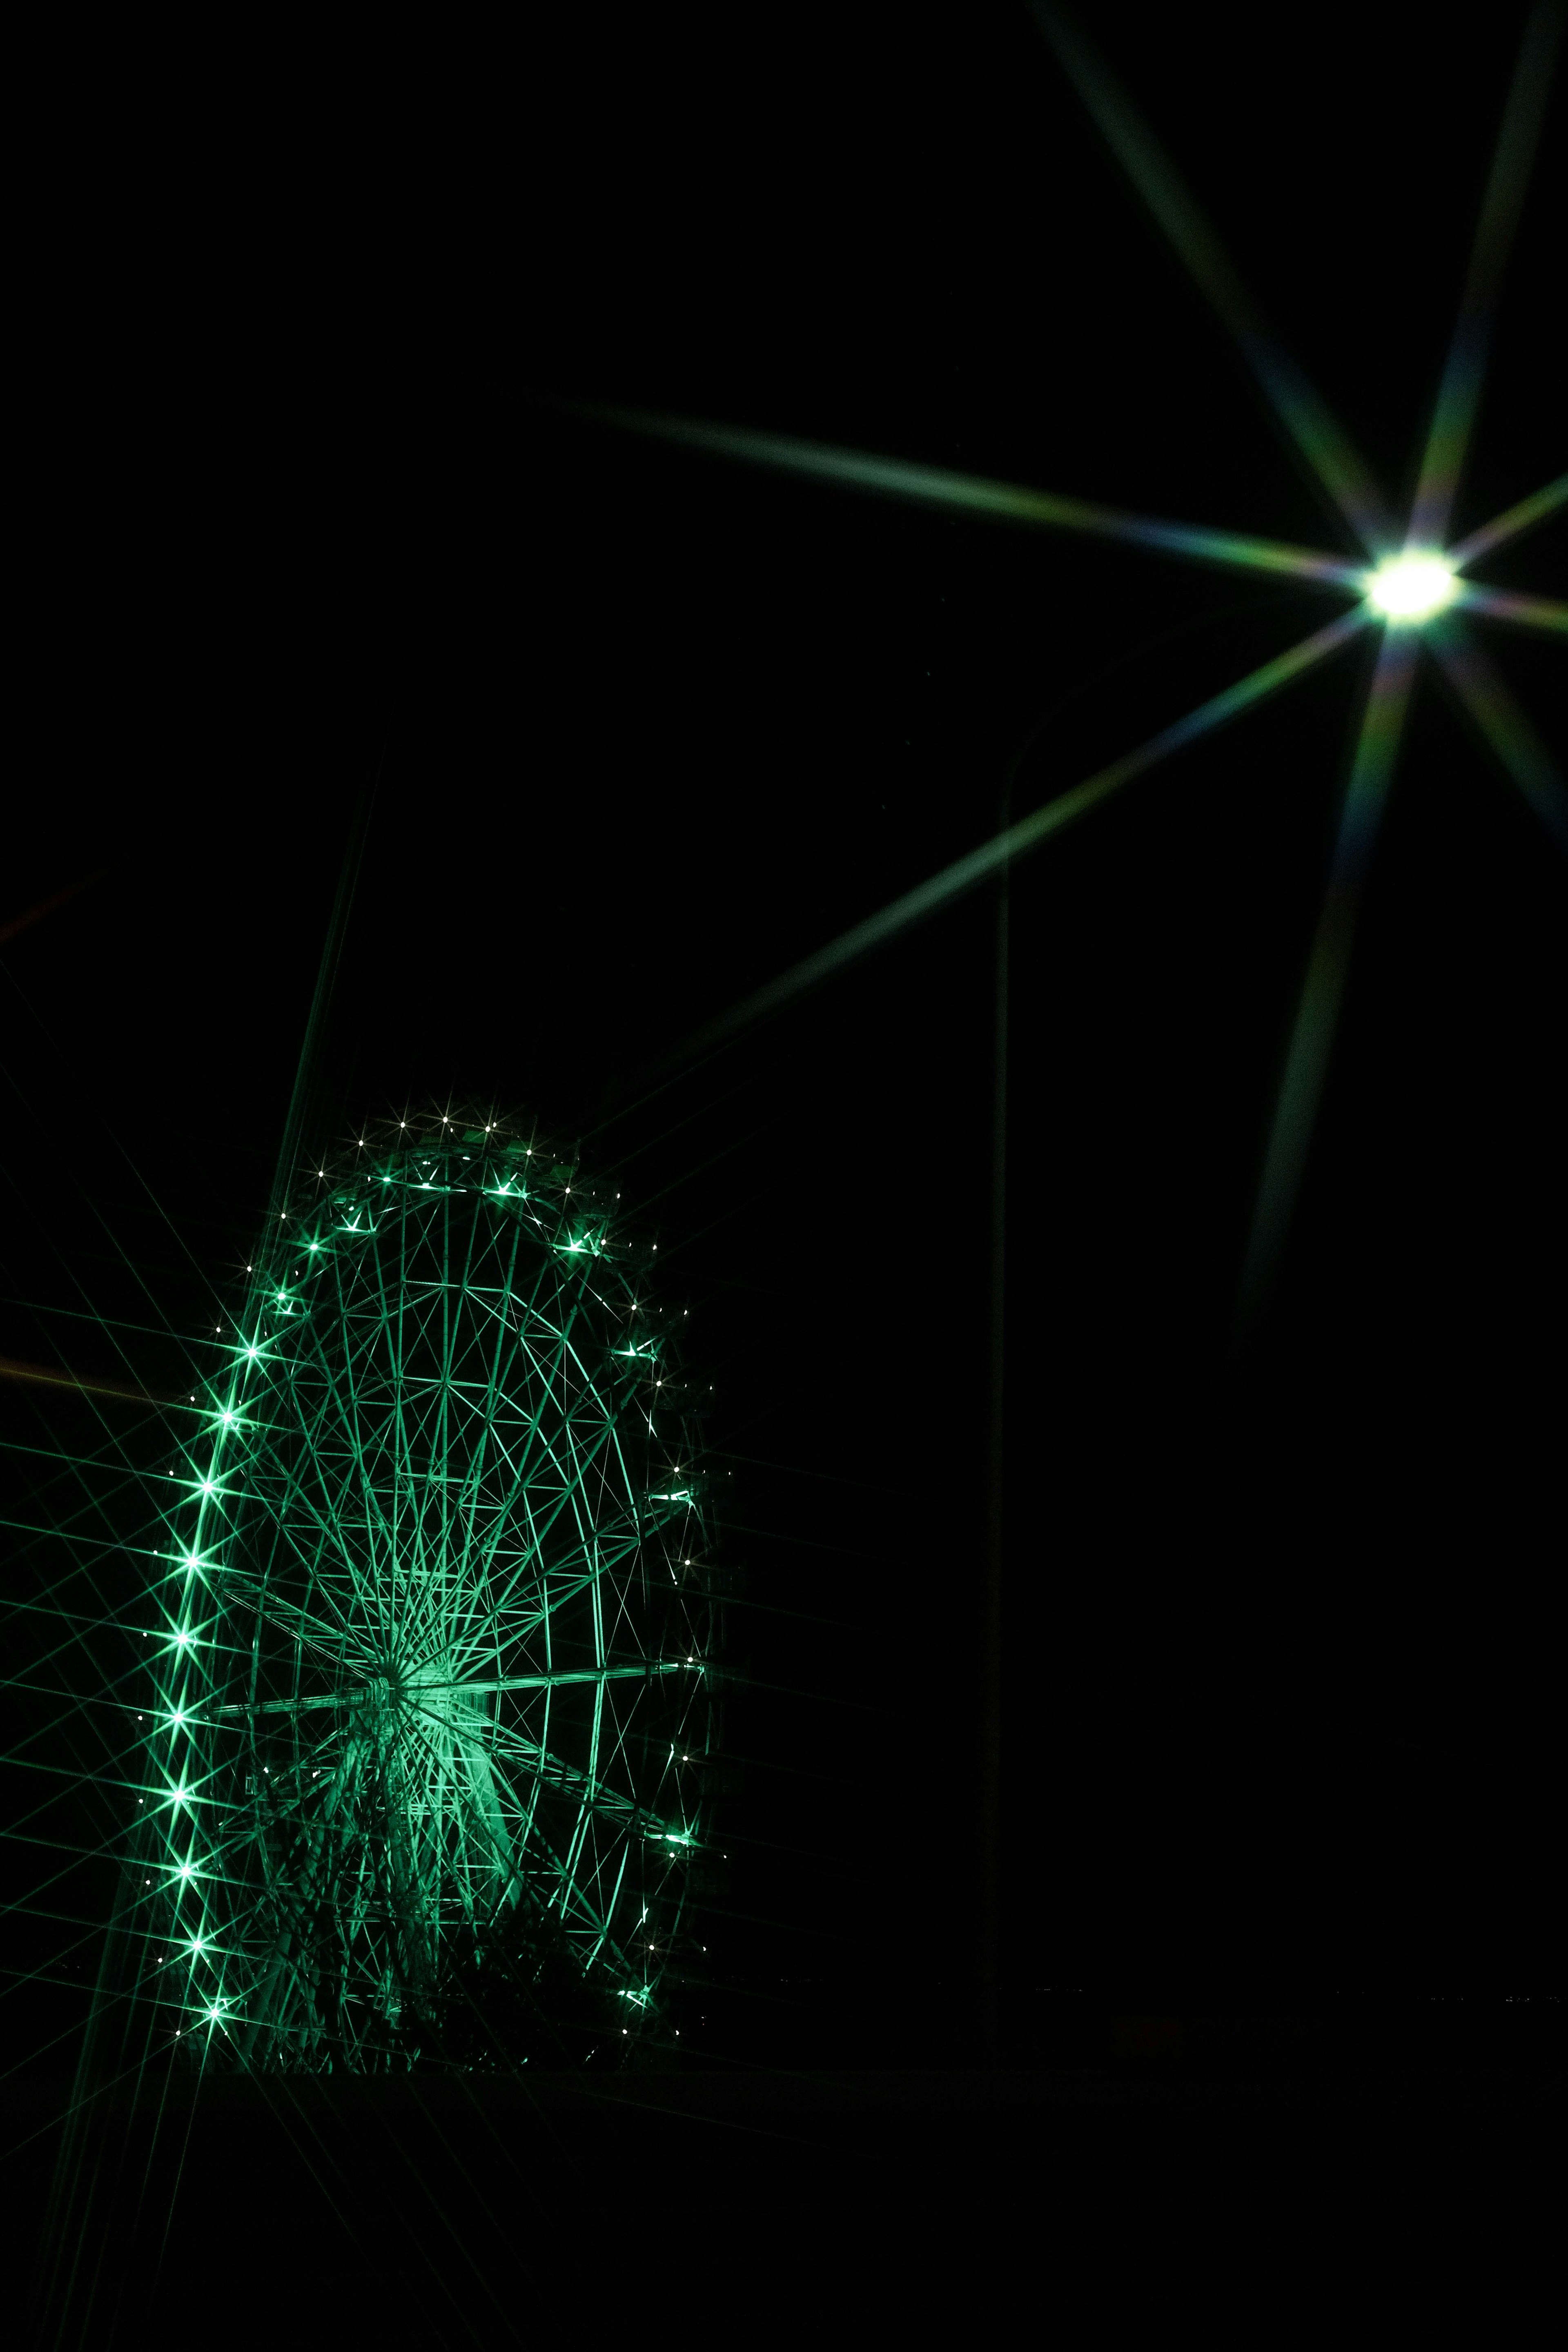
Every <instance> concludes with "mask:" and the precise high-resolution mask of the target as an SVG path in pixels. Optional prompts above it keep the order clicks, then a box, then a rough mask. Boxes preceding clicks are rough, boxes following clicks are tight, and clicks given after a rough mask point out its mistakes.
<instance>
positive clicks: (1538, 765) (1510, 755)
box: [1430, 618, 1568, 848]
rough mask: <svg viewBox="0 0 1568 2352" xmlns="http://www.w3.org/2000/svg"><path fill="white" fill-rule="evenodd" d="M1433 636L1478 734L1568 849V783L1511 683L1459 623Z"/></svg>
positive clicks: (1445, 625) (1448, 623)
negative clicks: (1504, 678) (1509, 686)
mask: <svg viewBox="0 0 1568 2352" xmlns="http://www.w3.org/2000/svg"><path fill="white" fill-rule="evenodd" d="M1430 635H1431V645H1432V649H1433V651H1434V652H1435V653H1436V656H1437V659H1438V660H1439V662H1441V664H1442V666H1443V670H1444V674H1445V676H1446V677H1447V679H1448V681H1449V684H1450V685H1451V686H1452V687H1453V688H1454V691H1455V692H1456V694H1458V698H1459V699H1460V701H1461V702H1462V703H1463V704H1464V707H1465V709H1467V710H1468V712H1469V715H1470V717H1471V719H1473V720H1474V722H1475V724H1476V727H1477V729H1478V730H1479V733H1480V734H1481V736H1482V737H1483V738H1484V740H1486V742H1487V743H1489V745H1490V747H1491V749H1492V751H1494V752H1495V753H1496V754H1497V757H1498V759H1499V760H1500V761H1501V763H1502V765H1503V767H1504V768H1505V769H1506V770H1507V771H1508V773H1509V774H1510V776H1511V777H1512V779H1513V781H1514V782H1515V784H1517V786H1518V787H1519V790H1520V792H1521V793H1522V794H1523V796H1524V799H1525V800H1526V801H1527V802H1528V803H1529V805H1530V806H1531V808H1532V809H1533V810H1534V812H1535V814H1536V815H1537V816H1538V817H1539V818H1540V819H1541V822H1542V824H1544V825H1545V826H1546V828H1547V830H1548V832H1549V833H1552V834H1553V835H1555V836H1556V838H1557V840H1558V841H1559V842H1560V843H1562V845H1563V846H1564V847H1565V848H1568V784H1565V783H1564V782H1563V777H1562V776H1561V775H1560V773H1559V772H1558V770H1557V768H1556V765H1555V764H1554V762H1553V761H1552V756H1551V754H1550V753H1549V752H1548V751H1547V749H1546V746H1545V745H1544V743H1542V740H1541V738H1540V737H1539V736H1538V735H1537V733H1536V731H1535V730H1534V728H1533V727H1532V726H1531V723H1530V721H1529V719H1527V718H1526V717H1525V715H1524V712H1523V711H1522V710H1521V709H1520V707H1519V705H1518V703H1517V702H1516V701H1515V700H1514V698H1513V697H1512V695H1511V694H1510V692H1509V689H1508V687H1507V685H1506V684H1505V683H1504V681H1503V679H1502V678H1501V677H1499V675H1498V673H1497V671H1496V669H1495V668H1494V667H1493V666H1492V664H1491V662H1490V661H1489V659H1488V657H1487V656H1486V653H1485V652H1484V650H1483V649H1482V647H1481V646H1478V645H1477V644H1476V642H1475V640H1474V638H1473V637H1472V636H1471V635H1470V634H1469V632H1468V630H1467V629H1465V628H1463V627H1462V626H1461V625H1459V624H1458V622H1457V621H1455V620H1453V619H1452V618H1449V619H1447V620H1446V621H1444V622H1443V623H1442V624H1441V625H1439V626H1438V627H1436V628H1435V629H1434V630H1432V632H1431V633H1430Z"/></svg>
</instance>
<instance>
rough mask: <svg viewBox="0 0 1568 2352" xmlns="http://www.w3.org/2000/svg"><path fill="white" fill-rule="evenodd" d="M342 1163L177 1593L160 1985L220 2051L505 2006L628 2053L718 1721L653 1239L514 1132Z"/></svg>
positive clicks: (225, 1443) (652, 2008) (236, 1412)
mask: <svg viewBox="0 0 1568 2352" xmlns="http://www.w3.org/2000/svg"><path fill="white" fill-rule="evenodd" d="M312 1175H313V1181H312V1182H311V1183H310V1187H309V1192H310V1197H309V1198H306V1199H302V1200H301V1199H299V1198H296V1199H294V1200H291V1201H290V1202H289V1207H288V1209H287V1210H286V1211H285V1212H283V1213H281V1214H280V1215H279V1219H278V1223H277V1229H276V1232H275V1234H273V1235H272V1236H270V1237H269V1239H268V1244H267V1246H266V1247H265V1249H264V1250H263V1253H262V1255H260V1257H259V1258H258V1261H257V1262H256V1264H255V1265H254V1266H253V1267H252V1268H251V1269H249V1271H250V1273H251V1276H252V1287H251V1290H250V1294H249V1297H248V1302H247V1310H246V1314H245V1317H244V1319H243V1322H242V1324H241V1327H240V1337H239V1339H238V1340H237V1345H236V1348H235V1350H234V1357H233V1361H232V1365H231V1368H230V1370H229V1371H228V1374H227V1377H226V1381H220V1382H219V1383H218V1384H216V1387H215V1390H214V1392H213V1395H212V1398H211V1406H210V1414H209V1415H207V1416H205V1419H206V1423H207V1426H206V1429H205V1433H204V1435H203V1436H202V1438H201V1439H200V1440H198V1441H196V1442H195V1443H194V1444H192V1445H191V1446H190V1447H189V1448H188V1449H187V1453H188V1460H187V1463H186V1465H185V1471H184V1476H185V1482H186V1498H185V1499H184V1503H183V1505H182V1506H181V1507H179V1508H178V1509H177V1510H176V1511H175V1512H174V1514H173V1515H172V1520H171V1533H172V1534H173V1535H174V1538H175V1539H176V1540H175V1543H174V1550H173V1555H172V1557H171V1558H170V1559H168V1561H167V1563H166V1572H165V1573H164V1574H163V1577H162V1580H161V1582H160V1583H159V1585H158V1587H157V1589H156V1604H157V1617H156V1622H153V1624H151V1625H150V1627H149V1628H148V1640H149V1643H150V1645H151V1647H150V1654H151V1655H152V1656H153V1659H154V1661H155V1664H154V1668H153V1675H152V1683H153V1689H152V1691H151V1693H150V1695H149V1698H148V1702H147V1704H145V1705H144V1706H142V1707H141V1709H140V1712H141V1715H142V1722H143V1723H144V1725H145V1728H146V1735H147V1750H148V1752H147V1757H146V1781H147V1785H148V1789H149V1792H150V1793H149V1798H148V1800H147V1809H146V1811H145V1815H144V1817H145V1818H146V1820H147V1822H148V1828H147V1830H146V1832H144V1836H143V1867H142V1871H141V1872H140V1873H138V1874H137V1875H138V1876H139V1877H140V1879H141V1881H142V1885H141V1887H140V1889H139V1890H138V1894H139V1904H138V1907H139V1908H140V1910H141V1911H142V1922H141V1925H142V1930H143V1933H142V1937H139V1938H138V1939H137V1940H138V1941H139V1942H141V1944H142V1949H143V1951H144V1953H145V1956H146V1965H145V1971H144V1977H143V1981H144V1983H147V1984H150V1985H151V1986H152V1987H153V1990H154V1992H155V1995H156V1997H157V1999H158V2000H159V2002H160V2004H161V2006H162V2008H163V2012H164V2013H165V2015H166V2017H167V2021H168V2027H169V2031H170V2033H171V2035H172V2036H173V2037H174V2038H176V2039H179V2040H183V2041H185V2042H187V2045H188V2044H189V2043H190V2042H192V2041H193V2040H194V2041H195V2043H196V2045H197V2046H198V2047H199V2048H200V2049H201V2050H202V2051H203V2052H204V2053H205V2054H206V2056H207V2059H208V2061H209V2063H210V2062H212V2061H218V2060H221V2059H222V2058H223V2057H224V2056H227V2057H228V2058H230V2059H231V2060H232V2061H234V2062H237V2063H240V2064H242V2065H245V2066H249V2067H257V2068H261V2069H264V2070H266V2069H280V2070H307V2071H310V2070H323V2069H326V2068H328V2067H330V2066H333V2065H336V2066H341V2067H347V2068H349V2069H351V2070H355V2071H360V2070H370V2071H374V2070H376V2069H378V2068H383V2067H386V2066H389V2065H396V2064H402V2063H413V2060H414V2059H415V2058H416V2056H417V2055H418V2054H419V2053H420V2051H421V2050H422V2049H426V2050H428V2049H429V2048H430V2047H431V2046H432V2045H433V2046H434V2047H435V2049H437V2050H439V2051H445V2052H446V2053H447V2054H448V2055H450V2054H453V2053H461V2054H462V2055H463V2056H464V2057H465V2058H467V2059H468V2061H469V2062H470V2063H472V2062H476V2061H477V2062H478V2063H484V2060H485V2056H486V2054H487V2053H489V2058H490V2060H491V2063H493V2061H494V2057H495V2054H496V2049H497V2046H498V2043H497V2036H498V2033H499V2035H500V2041H501V2042H506V2033H505V2030H504V2028H503V2027H499V2026H498V2023H497V2021H498V2018H508V2019H510V2020H511V2021H512V2022H513V2025H514V2026H515V2028H516V2033H515V2034H514V2036H513V2042H515V2040H516V2039H517V2037H518V2036H521V2042H522V2043H523V2045H524V2046H523V2047H522V2049H521V2053H519V2051H518V2049H517V2048H516V2047H515V2046H512V2043H511V2042H507V2043H506V2046H507V2054H508V2055H509V2056H510V2057H511V2058H516V2057H517V2056H518V2055H519V2054H521V2055H522V2056H524V2057H526V2056H527V2055H528V2054H529V2046H528V2045H529V2044H530V2042H532V2045H533V2046H535V2047H542V2048H543V2049H545V2050H546V2051H548V2052H549V2053H551V2054H553V2055H558V2056H561V2057H566V2058H569V2059H571V2060H573V2061H574V2062H580V2061H581V2060H583V2059H584V2058H586V2057H588V2056H591V2055H593V2054H594V2053H593V2050H592V2049H591V2048H590V2047H587V2046H584V2047H583V2048H578V2047H576V2046H575V2043H576V2042H578V2041H582V2040H584V2037H587V2041H588V2042H594V2041H595V2040H598V2039H605V2038H608V2040H609V2042H610V2046H611V2049H612V2050H613V2051H616V2052H618V2053H624V2052H625V2051H626V2045H627V2043H629V2042H633V2041H635V2040H636V2039H637V2037H639V2036H640V2035H642V2034H644V2033H646V2032H648V2031H649V2029H650V2028H652V2027H655V2026H656V2025H657V2023H658V2019H659V2016H660V2002H659V1999H658V1987H659V1980H660V1978H661V1976H662V1974H663V1971H664V1969H665V1966H666V1963H667V1961H668V1958H669V1955H670V1952H671V1948H672V1946H674V1945H675V1944H676V1943H677V1941H678V1938H679V1933H680V1925H681V1915H682V1910H683V1907H684V1903H685V1897H686V1892H687V1885H688V1874H689V1865H690V1864H691V1862H692V1860H693V1858H694V1856H695V1855H696V1854H697V1853H699V1851H700V1848H701V1845H702V1842H703V1825H702V1804H701V1796H700V1790H701V1786H702V1773H703V1768H704V1765H705V1763H706V1761H707V1750H708V1748H709V1744H710V1728H711V1717H712V1675H711V1664H710V1661H711V1649H712V1631H713V1629H712V1625H711V1622H710V1602H709V1601H708V1600H707V1599H706V1597H705V1579H704V1567H705V1552H706V1543H705V1533H704V1518H703V1510H702V1503H701V1496H700V1479H699V1475H698V1472H697V1470H696V1467H695V1466H694V1459H693V1457H694V1451H695V1448H694V1440H693V1433H692V1426H691V1422H690V1418H689V1398H688V1393H687V1388H686V1385H685V1383H684V1382H683V1381H682V1379H681V1376H680V1372H679V1363H678V1360H677V1356H676V1351H675V1349H674V1347H673V1345H672V1339H673V1319H672V1318H669V1317H667V1316H663V1315H661V1313H660V1311H659V1310H658V1307H657V1306H656V1304H655V1303H654V1301H653V1299H652V1297H650V1295H649V1294H650V1277H651V1273H652V1269H653V1267H654V1265H656V1263H657V1260H656V1257H655V1254H654V1252H653V1251H652V1250H647V1251H643V1250H639V1249H638V1248H637V1247H636V1246H635V1245H632V1244H627V1243H626V1242H625V1241H624V1240H622V1239H621V1238H620V1237H619V1236H618V1235H617V1234H616V1228H615V1221H614V1213H615V1202H614V1199H613V1198H611V1199H608V1200H606V1199H605V1196H604V1195H603V1194H602V1193H601V1192H595V1191H594V1190H593V1188H592V1187H591V1186H589V1185H587V1184H585V1183H584V1181H582V1180H581V1179H580V1178H579V1177H578V1175H577V1173H576V1171H574V1169H573V1168H571V1167H570V1166H567V1165H564V1164H563V1163H561V1162H559V1161H557V1160H555V1159H554V1158H553V1156H552V1154H551V1153H550V1152H549V1151H548V1150H545V1149H543V1148H542V1147H541V1145H540V1144H539V1143H538V1141H537V1139H534V1138H532V1137H529V1136H525V1135H522V1134H521V1133H519V1132H518V1131H516V1130H515V1129H512V1128H510V1127H509V1126H508V1125H506V1124H505V1123H503V1122H500V1121H498V1120H495V1119H490V1120H488V1121H480V1122H477V1123H471V1124H467V1125H465V1124H461V1123H459V1122H458V1121H457V1120H455V1119H454V1118H443V1117H438V1116H437V1117H433V1118H426V1119H423V1120H415V1119H410V1120H408V1121H403V1122H398V1123H396V1124H395V1125H394V1126H392V1127H391V1128H389V1129H386V1130H385V1131H383V1132H381V1133H376V1134H373V1133H371V1132H369V1131H368V1130H367V1132H366V1134H365V1136H364V1137H363V1139H361V1140H360V1141H359V1142H358V1143H357V1144H356V1145H355V1146H354V1148H353V1150H350V1151H349V1152H348V1153H347V1154H346V1155H345V1157H344V1159H343V1160H342V1162H340V1163H338V1164H332V1163H328V1164H327V1165H325V1166H323V1167H321V1169H320V1170H318V1171H312ZM563 1987H570V1988H574V1989H575V1993H576V1998H575V1999H574V1998H570V1997H568V1998H566V1999H565V2000H564V2002H563ZM541 2035H542V2036H543V2040H542V2042H541V2041H540V2039H539V2037H540V2036H541ZM606 2054H608V2053H606Z"/></svg>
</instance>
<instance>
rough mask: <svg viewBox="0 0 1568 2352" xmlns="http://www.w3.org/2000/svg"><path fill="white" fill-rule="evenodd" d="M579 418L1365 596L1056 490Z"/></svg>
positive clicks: (631, 419)
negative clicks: (1061, 495)
mask: <svg viewBox="0 0 1568 2352" xmlns="http://www.w3.org/2000/svg"><path fill="white" fill-rule="evenodd" d="M573 413H574V415H579V416H582V417H584V418H585V419H589V420H591V421H592V422H594V423H595V424H598V425H615V426H617V427H618V428H620V429H621V430H622V431H624V432H631V433H641V434H646V435H647V436H650V437H651V438H654V439H657V440H661V441H674V442H678V443H679V444H681V445H682V446H684V447H686V448H689V449H701V450H704V451H706V452H707V453H708V454H709V455H710V456H711V457H738V458H741V459H742V460H743V461H744V462H745V463H746V464H748V465H752V466H766V467H773V468H774V469H775V470H778V471H781V472H784V473H793V474H810V475H816V476H817V477H818V478H821V479H823V480H826V481H832V482H839V483H843V484H845V485H846V486H847V487H848V488H852V489H858V490H868V491H870V492H872V493H873V494H875V495H879V496H880V497H883V498H893V499H909V500H910V501H912V502H913V503H915V504H917V505H921V506H934V507H956V508H958V509H961V510H962V511H963V513H966V514H973V515H984V516H987V517H990V518H991V519H993V520H996V521H1001V522H1020V523H1033V524H1037V525H1038V526H1041V527H1043V528H1044V529H1046V530H1081V531H1088V532H1090V533H1093V534H1094V535H1096V536H1097V537H1100V538H1102V539H1120V540H1127V541H1131V542H1132V543H1133V544H1134V545H1136V546H1140V547H1149V548H1153V549H1155V550H1156V551H1158V552H1159V553H1161V554H1163V555H1174V556H1182V557H1185V558H1186V559H1187V560H1188V561H1189V562H1195V563H1220V564H1228V565H1231V566H1234V567H1236V568H1237V569H1239V570H1241V571H1245V572H1275V573H1283V574H1286V575H1288V576H1289V578H1291V579H1295V580H1312V581H1319V582H1321V583H1323V584H1324V585H1325V586H1328V587H1332V588H1349V589H1351V590H1352V591H1359V590H1360V588H1361V585H1362V583H1363V567H1362V566H1361V565H1359V564H1355V563H1348V562H1345V560H1344V558H1343V557H1342V556H1338V555H1330V554H1325V553H1322V552H1321V551H1319V550H1318V549H1316V548H1310V547H1293V546H1291V545H1290V544H1289V542H1288V541H1283V540H1273V539H1256V538H1252V537H1250V536H1248V535H1247V533H1245V532H1241V531H1234V530H1206V529H1205V528H1204V527H1203V526H1201V525H1199V524H1196V523H1184V522H1164V521H1162V520H1160V519H1159V518H1158V517H1156V516H1152V515H1135V514H1127V513H1125V512H1123V511H1122V510H1121V509H1120V508H1117V507H1106V506H1100V505H1097V504H1096V503H1094V501H1092V500H1091V499H1069V498H1059V497H1058V496H1057V495H1056V494H1055V492H1053V491H1050V490H1037V489H1030V488H1026V486H1024V485H1023V484H1020V483H1017V482H997V481H991V480H988V479H987V478H985V477H984V476H983V475H974V474H955V473H951V472H948V471H946V470H945V469H943V468H942V467H937V466H921V465H917V464H913V463H911V462H910V461H909V460H907V459H905V458H901V457H871V456H868V455H866V454H865V453H864V452H863V451H861V450H858V449H837V448H834V447H832V446H829V445H827V444H826V443H824V442H819V441H799V440H795V439H792V438H789V437H788V436H784V435H782V434H776V433H757V432H752V431H750V430H749V429H748V428H747V427H745V426H743V425H710V424H706V423H704V422H702V421H701V420H700V419H698V418H690V417H680V416H660V415H654V414H651V413H649V412H647V411H644V410H641V409H632V408H613V407H602V406H592V407H590V406H582V407H578V408H575V409H574V411H573Z"/></svg>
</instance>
